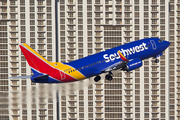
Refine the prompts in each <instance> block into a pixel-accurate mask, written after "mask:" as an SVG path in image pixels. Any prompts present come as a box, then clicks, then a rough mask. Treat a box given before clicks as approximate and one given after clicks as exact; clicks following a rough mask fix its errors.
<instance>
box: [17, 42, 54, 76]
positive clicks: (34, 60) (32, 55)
mask: <svg viewBox="0 0 180 120" xmlns="http://www.w3.org/2000/svg"><path fill="white" fill-rule="evenodd" d="M19 46H20V48H21V51H22V52H23V54H24V57H25V58H26V60H27V62H28V64H29V66H30V67H31V69H32V71H33V73H34V74H37V73H38V72H41V73H46V72H47V71H48V70H51V69H52V67H53V66H54V63H52V62H49V61H47V60H46V59H45V58H43V57H42V56H41V55H40V54H39V53H37V52H36V51H35V50H33V49H32V48H31V47H29V46H28V45H27V44H25V43H24V44H23V45H19Z"/></svg>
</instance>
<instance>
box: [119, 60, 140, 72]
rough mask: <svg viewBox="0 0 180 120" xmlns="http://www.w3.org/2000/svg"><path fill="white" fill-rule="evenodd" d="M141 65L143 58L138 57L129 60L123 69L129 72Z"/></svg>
mask: <svg viewBox="0 0 180 120" xmlns="http://www.w3.org/2000/svg"><path fill="white" fill-rule="evenodd" d="M141 66H142V60H141V59H139V58H136V59H133V60H131V61H129V62H128V63H127V64H126V66H125V67H123V68H122V70H124V71H127V72H129V71H131V70H134V69H137V68H139V67H141Z"/></svg>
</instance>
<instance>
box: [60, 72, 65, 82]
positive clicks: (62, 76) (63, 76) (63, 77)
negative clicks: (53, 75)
mask: <svg viewBox="0 0 180 120" xmlns="http://www.w3.org/2000/svg"><path fill="white" fill-rule="evenodd" d="M59 72H60V76H61V80H64V79H65V78H66V75H65V73H64V72H62V71H59Z"/></svg>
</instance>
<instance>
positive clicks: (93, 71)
mask: <svg viewBox="0 0 180 120" xmlns="http://www.w3.org/2000/svg"><path fill="white" fill-rule="evenodd" d="M169 44H170V43H169V42H168V41H162V40H160V39H159V38H147V39H142V40H138V41H134V42H130V43H127V44H124V45H121V46H118V47H115V48H112V49H109V50H106V51H102V52H100V53H97V54H93V55H90V56H87V57H84V58H81V59H79V60H75V61H72V62H69V63H65V64H68V65H70V66H73V67H74V68H75V69H77V70H78V71H80V72H81V73H82V74H83V75H84V76H86V78H89V77H92V76H95V75H98V74H101V71H102V70H104V69H106V68H107V67H108V66H111V65H113V64H116V63H120V62H121V61H122V59H121V58H120V56H119V55H118V53H117V51H121V53H122V54H123V55H124V56H125V57H126V58H127V59H128V60H132V59H136V58H139V59H141V60H144V59H148V58H150V57H156V56H157V55H159V54H161V53H162V52H163V51H164V50H165V49H166V48H167V47H168V46H169Z"/></svg>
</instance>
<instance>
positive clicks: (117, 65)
mask: <svg viewBox="0 0 180 120" xmlns="http://www.w3.org/2000/svg"><path fill="white" fill-rule="evenodd" d="M118 54H119V56H120V58H121V59H122V61H119V62H117V63H115V64H112V65H111V66H108V67H107V68H105V69H104V70H102V71H101V72H102V73H105V72H110V71H112V70H117V69H121V68H123V67H125V66H126V64H127V63H128V62H129V60H128V59H127V58H126V57H125V56H124V55H123V54H122V53H121V52H120V51H118Z"/></svg>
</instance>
